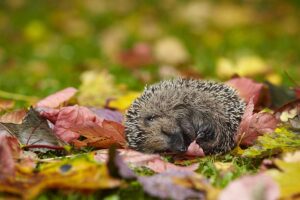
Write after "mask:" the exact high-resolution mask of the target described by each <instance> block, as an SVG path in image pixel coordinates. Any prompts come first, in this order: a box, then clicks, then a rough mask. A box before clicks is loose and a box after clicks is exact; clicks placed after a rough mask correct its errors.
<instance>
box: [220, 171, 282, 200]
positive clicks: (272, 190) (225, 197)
mask: <svg viewBox="0 0 300 200" xmlns="http://www.w3.org/2000/svg"><path fill="white" fill-rule="evenodd" d="M241 197H242V198H243V199H245V200H252V199H265V200H276V199H278V198H279V187H278V185H277V184H276V182H275V181H274V180H273V179H272V178H271V177H269V176H267V175H264V174H257V175H255V176H244V177H242V178H240V179H237V180H235V181H233V182H231V183H230V184H229V185H228V186H227V187H226V188H225V189H224V190H223V191H222V192H221V194H220V196H219V199H220V200H229V199H230V200H239V199H241Z"/></svg>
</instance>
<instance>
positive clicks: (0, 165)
mask: <svg viewBox="0 0 300 200" xmlns="http://www.w3.org/2000/svg"><path fill="white" fill-rule="evenodd" d="M20 150H21V149H20V145H19V142H18V140H17V139H16V138H14V137H11V136H5V135H0V179H1V178H3V177H7V176H10V175H13V174H14V173H15V161H14V156H15V157H18V156H19V154H20Z"/></svg>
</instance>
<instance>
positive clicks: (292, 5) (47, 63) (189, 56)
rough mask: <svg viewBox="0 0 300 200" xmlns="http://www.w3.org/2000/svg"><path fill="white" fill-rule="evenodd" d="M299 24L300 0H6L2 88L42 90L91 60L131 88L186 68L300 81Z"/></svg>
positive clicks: (76, 79) (70, 80) (220, 75)
mask: <svg viewBox="0 0 300 200" xmlns="http://www.w3.org/2000/svg"><path fill="white" fill-rule="evenodd" d="M299 25H300V1H298V0H289V1H287V0H286V1H282V0H277V1H275V0H269V1H262V0H251V1H250V0H245V1H217V0H215V1H208V0H207V1H183V0H181V1H175V0H145V1H138V0H109V1H103V0H84V1H82V0H77V1H66V0H61V1H53V0H43V1H40V0H27V1H26V0H1V1H0V34H1V37H0V90H2V91H7V92H11V93H16V94H24V95H33V96H38V97H42V96H46V95H48V94H51V93H53V92H55V91H57V90H59V89H61V88H64V87H68V86H74V87H79V86H80V84H81V81H80V80H81V74H82V73H83V72H85V71H88V70H106V71H107V72H109V73H110V74H112V76H113V77H114V79H115V81H116V82H117V83H121V84H123V85H125V86H126V87H127V89H128V90H139V89H141V88H143V86H144V84H145V83H151V82H153V81H157V80H159V79H163V78H168V77H173V76H179V75H181V76H192V77H197V78H205V79H218V80H227V79H228V78H230V77H231V76H232V75H234V74H239V75H243V76H248V77H252V78H254V79H257V80H260V81H264V80H269V81H271V82H272V83H275V84H283V85H293V84H294V83H293V81H296V82H297V81H298V79H299V76H300V59H299V58H300V26H299ZM103 87H106V86H105V85H103Z"/></svg>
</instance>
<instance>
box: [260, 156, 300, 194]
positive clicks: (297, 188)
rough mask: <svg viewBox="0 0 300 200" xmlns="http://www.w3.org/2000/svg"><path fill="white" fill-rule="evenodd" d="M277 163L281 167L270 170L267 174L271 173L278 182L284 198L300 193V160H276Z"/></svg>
mask: <svg viewBox="0 0 300 200" xmlns="http://www.w3.org/2000/svg"><path fill="white" fill-rule="evenodd" d="M275 164H276V165H277V166H278V167H279V168H280V169H281V170H280V171H279V170H276V169H274V170H270V171H267V172H266V174H268V175H270V176H271V177H272V178H273V179H274V180H275V181H276V182H277V183H278V184H279V187H280V191H281V194H280V196H281V198H282V199H289V198H292V197H293V196H299V195H300V182H299V179H300V173H299V171H300V161H296V162H285V161H282V160H276V161H275Z"/></svg>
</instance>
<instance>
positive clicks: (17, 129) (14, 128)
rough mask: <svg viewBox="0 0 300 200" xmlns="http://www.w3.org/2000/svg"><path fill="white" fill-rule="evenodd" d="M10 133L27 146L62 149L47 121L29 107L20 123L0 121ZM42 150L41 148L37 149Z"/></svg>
mask: <svg viewBox="0 0 300 200" xmlns="http://www.w3.org/2000/svg"><path fill="white" fill-rule="evenodd" d="M0 124H1V126H2V127H4V128H5V130H7V131H8V132H9V133H10V134H11V135H14V136H15V137H17V138H18V139H19V141H20V143H21V144H23V145H24V147H27V148H39V147H41V148H58V149H63V148H62V147H61V146H60V144H61V141H60V140H58V138H57V137H56V136H55V135H54V133H53V131H52V129H51V128H50V127H49V124H48V121H47V120H46V119H45V118H42V117H41V116H40V115H39V114H38V112H37V111H35V110H34V109H33V108H31V109H30V110H29V111H28V113H27V114H26V117H25V118H24V120H23V121H22V124H13V123H0ZM39 150H42V149H39Z"/></svg>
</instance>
